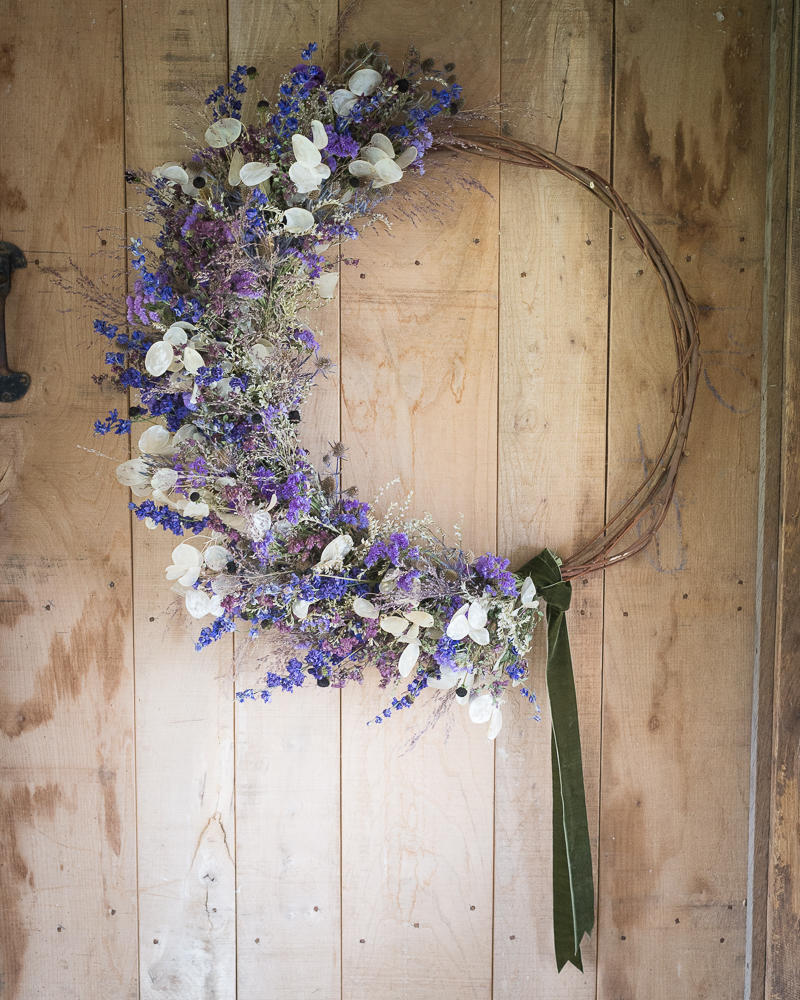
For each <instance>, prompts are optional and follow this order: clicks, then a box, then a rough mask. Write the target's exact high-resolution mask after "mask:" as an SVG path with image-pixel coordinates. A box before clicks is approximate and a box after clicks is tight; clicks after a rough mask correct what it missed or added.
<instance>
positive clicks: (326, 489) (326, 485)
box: [320, 476, 336, 497]
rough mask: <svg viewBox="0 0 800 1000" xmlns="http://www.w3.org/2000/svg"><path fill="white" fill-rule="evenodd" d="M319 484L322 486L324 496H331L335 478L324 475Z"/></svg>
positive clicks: (334, 488) (333, 490) (334, 490)
mask: <svg viewBox="0 0 800 1000" xmlns="http://www.w3.org/2000/svg"><path fill="white" fill-rule="evenodd" d="M320 486H321V487H322V492H323V493H324V494H325V496H326V497H330V496H333V494H334V493H335V492H336V480H335V479H334V478H333V476H325V478H324V479H323V480H322V482H321V483H320Z"/></svg>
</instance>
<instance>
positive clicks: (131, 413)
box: [128, 406, 142, 417]
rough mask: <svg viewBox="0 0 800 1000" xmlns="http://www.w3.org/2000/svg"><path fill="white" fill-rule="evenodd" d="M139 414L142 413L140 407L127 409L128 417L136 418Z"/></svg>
mask: <svg viewBox="0 0 800 1000" xmlns="http://www.w3.org/2000/svg"><path fill="white" fill-rule="evenodd" d="M141 412H142V408H141V406H130V407H128V416H131V417H138V416H139V414H140V413H141Z"/></svg>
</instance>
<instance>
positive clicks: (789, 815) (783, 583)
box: [765, 5, 800, 1000]
mask: <svg viewBox="0 0 800 1000" xmlns="http://www.w3.org/2000/svg"><path fill="white" fill-rule="evenodd" d="M793 13H794V23H793V28H794V30H793V35H794V53H793V66H792V69H791V76H790V80H791V86H790V88H789V90H790V93H791V94H792V103H791V107H790V109H789V110H790V116H789V127H790V133H789V139H790V147H789V157H788V182H789V183H788V185H787V191H788V198H787V244H786V264H787V268H786V297H785V341H784V345H785V355H784V357H785V365H784V383H783V384H784V397H783V398H784V412H783V435H782V446H781V451H782V475H781V504H780V516H781V547H780V569H779V576H778V581H779V591H778V633H777V649H776V658H775V666H776V670H775V714H774V733H773V770H772V829H771V841H770V859H769V860H770V869H769V907H768V911H767V914H768V934H767V967H766V988H765V994H766V996H768V997H769V998H770V1000H795V998H797V997H800V981H799V980H798V974H797V954H798V926H799V925H800V874H799V873H800V762H799V757H800V755H798V745H800V723H799V722H798V718H800V713H798V703H800V683H799V682H798V670H797V662H798V650H800V626H799V625H798V621H799V620H800V616H798V594H800V585H799V584H798V578H799V577H800V532H799V531H798V526H800V500H798V498H799V497H800V462H798V455H800V414H798V385H800V109H798V92H797V88H798V80H800V74H799V73H798V56H799V54H798V29H800V10H798V7H797V5H795V8H794V11H793Z"/></svg>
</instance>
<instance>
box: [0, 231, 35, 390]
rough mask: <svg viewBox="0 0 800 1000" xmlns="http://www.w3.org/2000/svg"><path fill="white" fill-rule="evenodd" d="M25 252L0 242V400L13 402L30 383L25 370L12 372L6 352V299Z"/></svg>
mask: <svg viewBox="0 0 800 1000" xmlns="http://www.w3.org/2000/svg"><path fill="white" fill-rule="evenodd" d="M27 266H28V262H27V260H25V254H24V253H23V252H22V251H21V250H20V248H19V247H17V246H14V244H13V243H3V242H0V401H2V402H3V403H13V402H15V401H16V400H17V399H21V398H22V397H23V396H24V395H25V393H26V392H27V391H28V387H29V386H30V384H31V379H30V376H29V375H26V374H25V372H12V371H11V369H10V368H9V367H8V355H7V354H6V299H7V298H8V293H9V292H10V291H11V275H12V274H13V273H14V271H16V270H17V268H20V267H27Z"/></svg>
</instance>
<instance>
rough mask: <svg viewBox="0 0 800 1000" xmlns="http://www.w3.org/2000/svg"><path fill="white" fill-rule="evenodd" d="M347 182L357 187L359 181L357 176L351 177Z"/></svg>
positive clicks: (352, 186)
mask: <svg viewBox="0 0 800 1000" xmlns="http://www.w3.org/2000/svg"><path fill="white" fill-rule="evenodd" d="M347 183H348V184H349V185H350V187H351V188H357V187H358V185H359V184H360V183H361V182H360V181H359V179H358V178H357V177H351V178H350V179H349V181H348V182H347Z"/></svg>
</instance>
